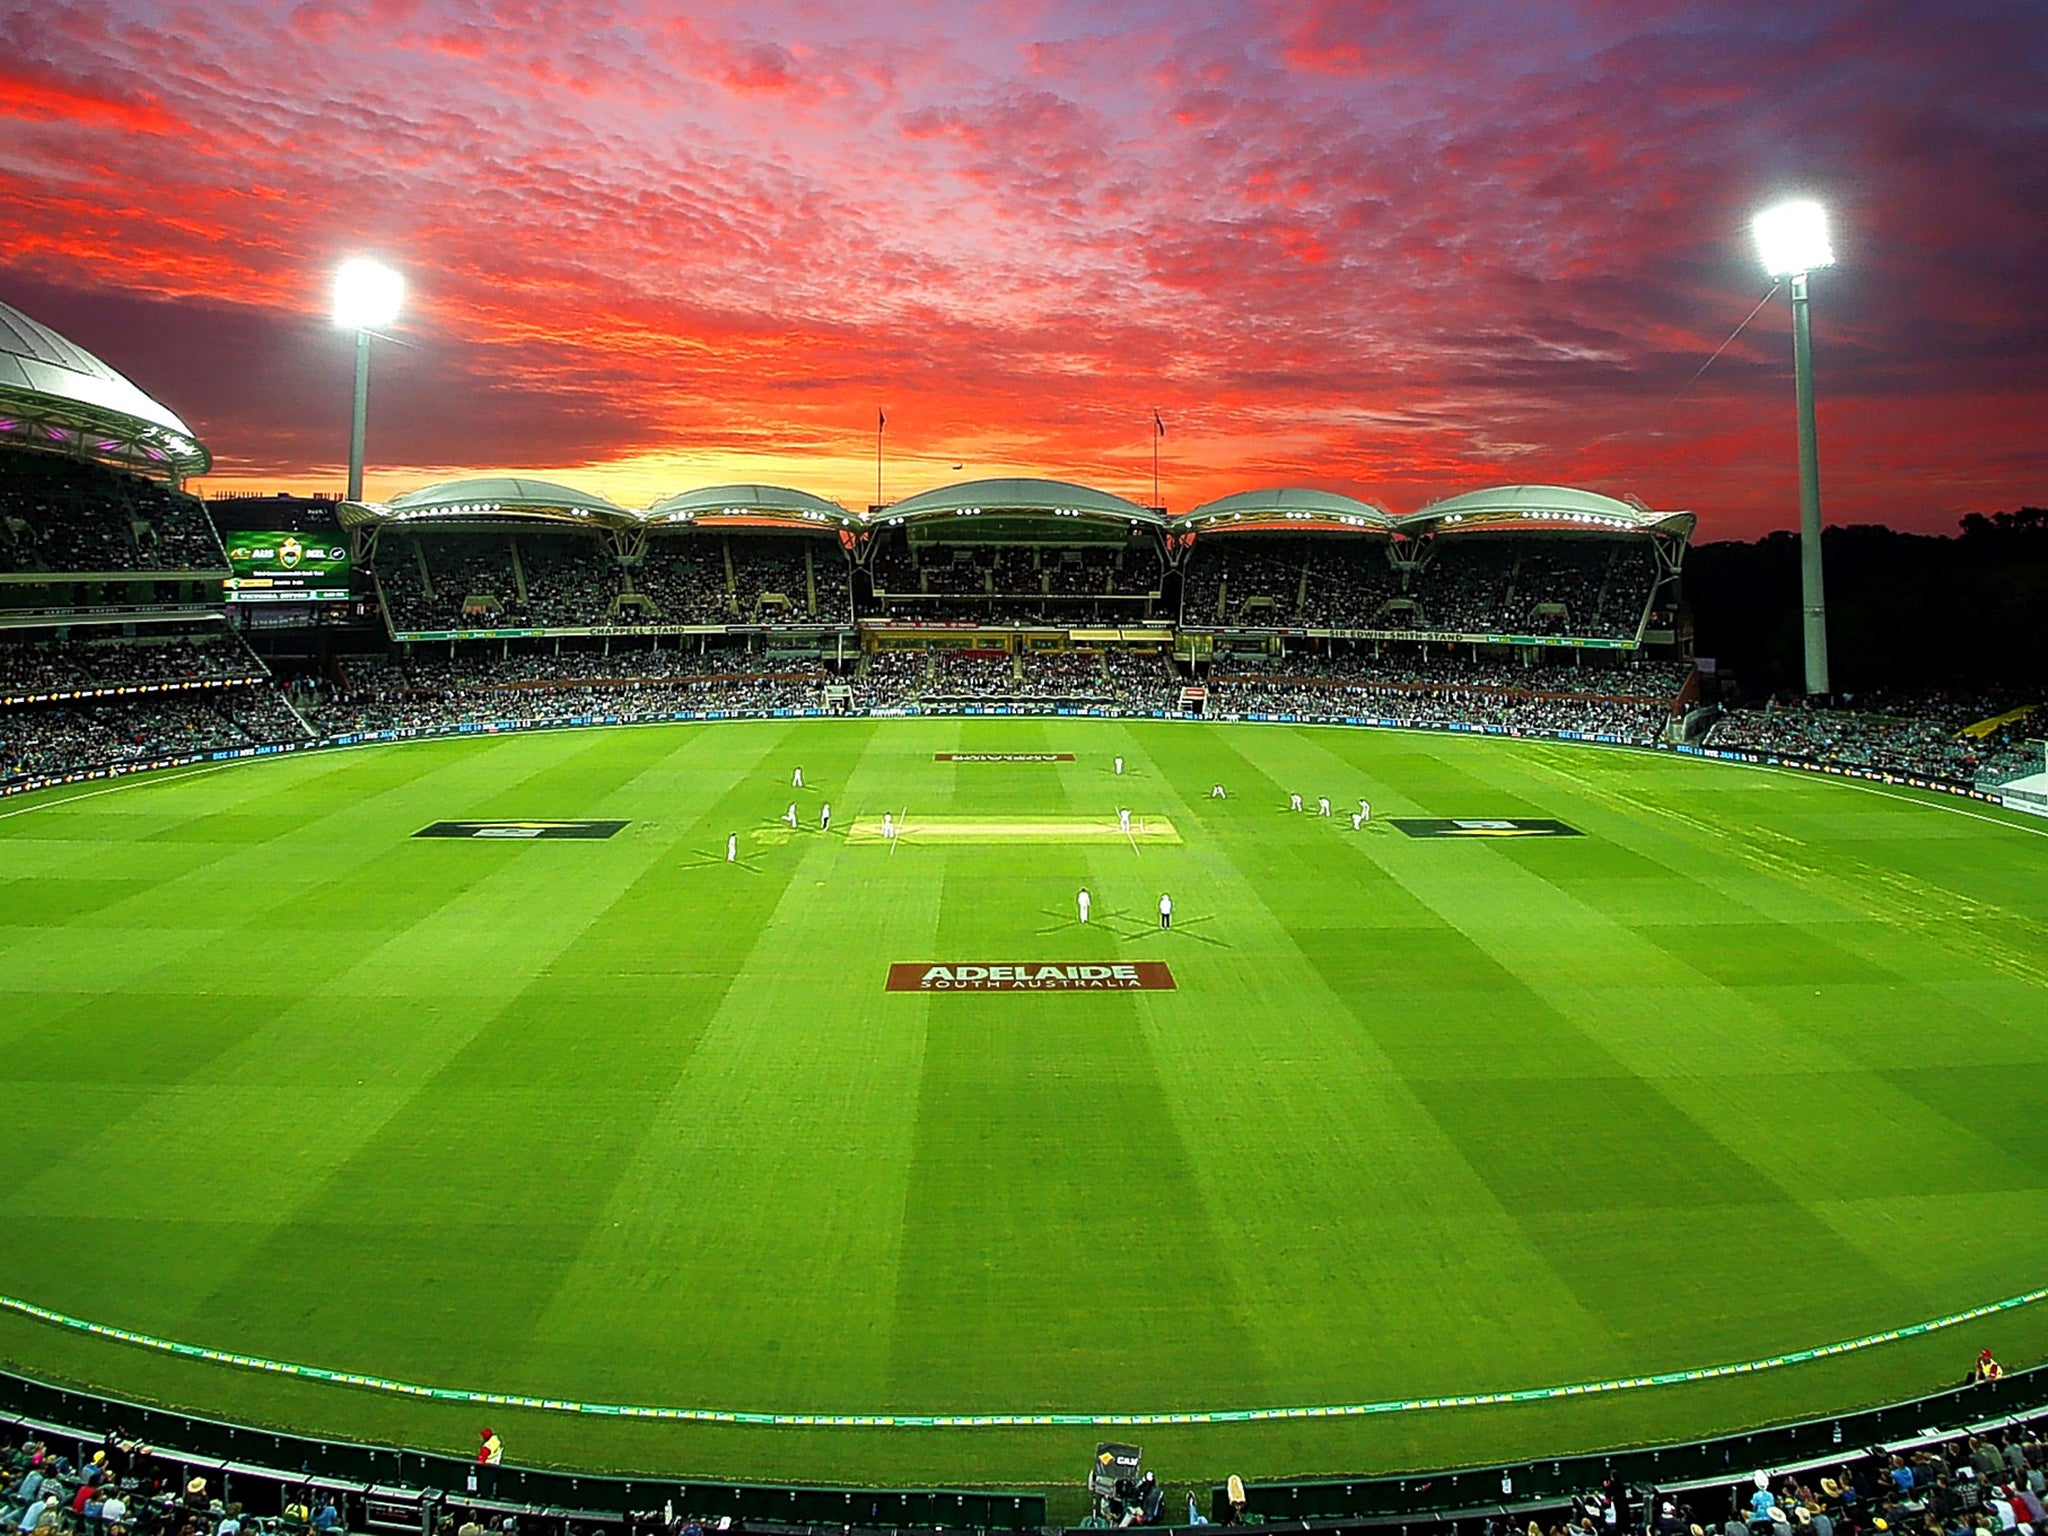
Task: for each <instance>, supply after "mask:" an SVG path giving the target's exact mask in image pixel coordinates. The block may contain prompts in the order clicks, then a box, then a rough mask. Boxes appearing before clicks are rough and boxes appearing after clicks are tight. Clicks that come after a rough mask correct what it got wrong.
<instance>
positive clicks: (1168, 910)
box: [1159, 891, 1173, 928]
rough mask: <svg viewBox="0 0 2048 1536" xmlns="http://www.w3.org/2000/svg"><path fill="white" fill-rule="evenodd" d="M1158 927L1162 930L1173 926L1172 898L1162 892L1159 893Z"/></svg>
mask: <svg viewBox="0 0 2048 1536" xmlns="http://www.w3.org/2000/svg"><path fill="white" fill-rule="evenodd" d="M1159 926H1160V927H1162V928H1171V927H1172V926H1173V898H1172V897H1171V896H1169V895H1167V894H1166V892H1164V891H1161V892H1160V893H1159Z"/></svg>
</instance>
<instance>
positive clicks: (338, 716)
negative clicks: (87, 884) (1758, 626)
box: [0, 634, 2048, 784]
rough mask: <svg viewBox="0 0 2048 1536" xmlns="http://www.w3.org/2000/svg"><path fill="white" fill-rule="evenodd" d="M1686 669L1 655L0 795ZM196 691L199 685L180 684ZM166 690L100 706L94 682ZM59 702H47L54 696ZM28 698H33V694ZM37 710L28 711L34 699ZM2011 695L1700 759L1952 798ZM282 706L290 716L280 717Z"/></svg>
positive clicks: (1222, 660) (533, 654)
mask: <svg viewBox="0 0 2048 1536" xmlns="http://www.w3.org/2000/svg"><path fill="white" fill-rule="evenodd" d="M1691 676H1692V672H1691V667H1690V666H1689V664H1686V663H1680V662H1669V661H1644V660H1641V659H1637V658H1633V657H1631V658H1627V659H1622V660H1617V659H1615V658H1613V657H1609V656H1606V655H1601V654H1596V653H1591V652H1570V653H1566V654H1561V655H1559V656H1557V657H1554V658H1550V657H1545V658H1543V659H1540V660H1535V661H1528V660H1517V659H1509V660H1501V659H1487V658H1479V657H1473V656H1470V655H1467V654H1461V653H1459V652H1457V651H1455V650H1453V649H1451V648H1450V647H1443V646H1439V647H1434V648H1425V647H1421V646H1402V647H1399V648H1398V649H1389V650H1387V651H1386V652H1385V653H1383V654H1378V655H1375V654H1373V653H1372V652H1371V651H1370V650H1368V649H1366V648H1365V647H1363V646H1357V647H1344V646H1333V647H1331V648H1329V649H1326V650H1313V651H1302V652H1299V653H1295V654H1289V655H1284V656H1271V655H1259V656H1250V657H1246V656H1236V657H1233V656H1228V655H1219V656H1218V657H1217V659H1216V661H1215V662H1214V664H1213V665H1212V666H1211V667H1210V668H1209V670H1208V672H1207V674H1206V675H1199V676H1198V675H1193V674H1189V673H1186V672H1184V671H1183V670H1182V668H1181V666H1180V665H1179V664H1177V663H1175V662H1174V661H1173V660H1172V659H1171V658H1170V657H1168V656H1166V655H1163V654H1160V653H1157V652H1152V653H1139V652H1134V651H1126V650H1121V649H1111V650H1108V651H1095V650H1058V651H1052V650H1041V651H1027V652H1023V653H1020V654H1017V655H1012V654H1010V653H1007V652H1003V653H990V652H977V651H947V650H938V651H931V652H927V651H924V650H910V649H904V650H891V651H880V652H875V653H873V654H871V655H869V656H867V657H865V658H862V659H859V660H857V661H850V662H848V663H847V664H844V665H840V666H834V665H828V664H827V663H826V662H825V661H824V660H822V659H820V658H819V657H818V656H816V655H812V654H802V655H783V654H777V653H775V652H771V651H766V650H760V649H748V648H745V647H742V646H740V645H737V644H730V643H726V644H712V645H709V646H707V645H705V644H703V643H702V642H701V641H699V642H693V643H688V644H684V645H680V646H679V645H676V644H673V643H671V644H668V645H662V644H660V643H659V642H654V643H649V642H646V641H639V642H632V641H627V640H624V639H621V638H614V639H613V640H611V641H610V642H608V643H600V642H597V641H591V642H588V643H584V644H581V645H575V646H572V647H571V648H569V649H563V648H561V646H560V644H559V643H558V644H557V647H556V648H555V649H552V650H537V649H536V650H521V651H510V650H505V651H501V652H500V653H499V654H496V655H487V654H480V653H478V654H455V653H452V652H451V653H450V654H440V653H439V652H438V651H427V652H424V653H413V654H404V653H398V652H394V653H391V654H390V655H387V656H358V657H350V658H347V659H346V660H345V661H344V662H342V663H341V664H339V666H338V667H337V668H336V669H335V670H334V671H332V672H330V673H328V674H325V675H321V674H315V673H310V672H309V673H305V674H302V675H300V676H298V677H295V678H293V679H291V680H290V683H289V686H288V687H287V688H285V689H280V688H279V687H278V686H277V685H276V684H274V683H272V682H271V681H270V680H269V679H268V678H267V677H266V676H265V675H264V673H263V669H262V667H261V664H260V663H259V662H258V661H257V660H256V659H255V657H254V656H253V655H252V654H251V653H249V652H248V651H247V649H246V648H245V647H244V646H243V644H242V642H241V641H240V639H239V637H236V636H233V635H228V634H216V635H207V636H190V635H186V636H180V637H178V638H176V639H171V640H165V641H149V640H139V641H137V640H129V641H118V642H116V641H69V640H67V641H34V642H27V641H17V642H14V643H11V644H7V645H0V783H18V782H20V781H22V780H24V779H29V778H43V777H54V776H61V775H66V774H71V773H76V772H81V771H85V770H88V769H92V768H96V767H105V766H112V765H119V764H129V763H137V762H154V761H161V760H165V759H168V758H173V757H183V756H191V755H198V754H203V753H206V752H211V751H221V750H232V749H238V748H243V747H247V746H251V745H262V744H267V743H273V742H296V741H302V740H304V739H305V737H306V735H307V733H308V727H309V726H310V728H311V730H312V732H313V733H314V734H317V735H320V736H331V735H348V734H356V733H361V732H365V731H382V730H395V729H425V728H433V727H443V726H452V725H459V724H462V723H464V722H492V723H496V722H504V721H521V722H532V723H547V722H553V721H562V720H570V719H580V718H591V717H597V718H629V719H654V718H667V717H670V716H673V715H677V714H693V713H697V712H700V711H703V712H709V711H719V712H727V713H734V712H737V713H746V712H751V711H769V710H780V709H805V708H821V707H828V706H829V707H832V708H851V709H855V710H869V709H895V708H904V707H933V706H937V707H946V706H949V705H960V704H982V705H1002V704H1022V705H1027V706H1029V705H1056V704H1076V705H1088V706H1094V707H1108V708H1114V709H1121V710H1126V711H1132V712H1141V713H1151V712H1154V711H1161V712H1169V713H1170V712H1176V711H1178V710H1179V709H1181V707H1182V690H1183V689H1184V688H1186V687H1188V686H1189V685H1191V684H1196V683H1200V684H1202V685H1204V686H1205V687H1206V699H1205V701H1204V711H1205V712H1206V713H1207V714H1209V715H1212V716H1214V715H1226V716H1229V715H1251V714H1262V715H1288V716H1292V717H1294V718H1297V719H1361V718H1363V719H1376V720H1389V721H1395V722H1399V723H1403V724H1412V725H1418V726H1438V727H1440V726H1467V727H1471V726H1483V727H1498V728H1501V729H1505V730H1510V731H1516V732H1527V733H1554V732H1572V733H1577V734H1582V735H1598V736H1608V737H1615V738H1618V739H1621V740H1624V741H1629V742H1636V743H1642V744H1651V743H1655V742H1658V741H1662V740H1667V739H1672V727H1673V722H1674V721H1675V720H1677V719H1678V718H1679V716H1680V714H1681V712H1682V711H1683V709H1684V708H1685V707H1686V705H1687V703H1688V701H1690V700H1691V699H1692V698H1693V694H1692V692H1691V689H1690V686H1689V684H1690V680H1691ZM194 682H197V683H200V684H202V685H203V686H201V687H199V688H196V689H194V688H192V687H191V684H193V683H194ZM152 684H154V685H156V686H157V687H159V688H163V689H166V690H171V691H162V692H156V691H152V692H146V693H142V694H139V695H138V694H135V693H133V692H130V693H125V694H120V695H115V696H111V697H108V696H99V697H93V696H92V694H91V690H93V689H96V688H107V687H124V688H129V689H134V688H138V687H149V686H150V685H152ZM52 695H55V697H52ZM38 696H40V697H38ZM32 700H33V701H32ZM2013 703H2014V701H2013V700H2011V699H2001V698H1989V697H1913V696H1892V697H1880V698H1869V699H1861V700H1843V701H1840V704H1839V707H1835V708H1821V707H1818V706H1809V705H1806V704H1803V703H1795V704H1785V705H1779V704H1773V705H1769V706H1767V707H1763V708H1741V709H1735V710H1732V711H1730V712H1729V713H1727V714H1726V715H1724V716H1723V717H1722V718H1721V719H1720V721H1719V722H1718V723H1717V724H1715V725H1714V726H1713V728H1712V730H1711V732H1710V733H1709V734H1708V735H1707V737H1706V738H1705V741H1704V744H1705V745H1707V746H1709V747H1714V748H1720V749H1724V750H1730V751H1743V752H1757V753H1766V754H1772V755H1777V756H1783V757H1786V758H1795V759H1807V760H1811V761H1815V762H1822V763H1840V764H1844V765H1848V766H1853V767H1857V768H1864V769H1870V770H1874V771H1879V772H1896V773H1900V774H1910V775H1914V776H1919V777H1925V778H1932V779H1938V780H1943V781H1947V782H1951V783H1956V784H1971V783H1977V784H1984V783H1988V782H1992V781H1993V780H1994V779H1995V776H1996V775H1998V774H2001V773H2004V774H2006V775H2007V776H2009V777H2010V776H2017V775H2018V774H2019V773H2023V772H2027V771H2039V770H2040V765H2041V761H2042V759H2041V748H2040V746H2039V744H2038V742H2037V741H2035V740H2033V738H2034V737H2035V736H2036V735H2037V734H2038V733H2039V732H2040V730H2041V727H2042V725H2043V724H2044V723H2048V717H2044V716H2043V715H2041V714H2039V713H2036V714H2033V715H2026V714H2019V715H2016V716H2015V717H2014V718H2013V719H2011V720H2008V721H2005V722H2004V723H2002V724H2001V725H1999V726H1997V727H1995V728H1992V729H1990V730H1980V731H1979V732H1977V733H1975V734H1970V733H1965V732H1964V730H1963V727H1964V726H1966V725H1970V724H1972V723H1981V722H1984V721H1986V720H1988V719H1990V718H1992V717H1994V716H1997V715H1999V714H2001V713H2003V712H2007V711H2009V710H2010V709H2011V706H2012V705H2013ZM294 705H296V706H297V709H296V712H295V711H294V708H293V706H294Z"/></svg>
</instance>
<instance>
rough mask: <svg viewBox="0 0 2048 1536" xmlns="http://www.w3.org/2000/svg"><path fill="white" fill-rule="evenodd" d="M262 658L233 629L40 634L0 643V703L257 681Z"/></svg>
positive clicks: (155, 691)
mask: <svg viewBox="0 0 2048 1536" xmlns="http://www.w3.org/2000/svg"><path fill="white" fill-rule="evenodd" d="M264 675H265V674H264V671H263V667H262V665H261V664H260V663H259V662H258V661H257V660H256V658H255V657H254V656H252V655H251V654H250V653H249V649H248V647H247V646H245V645H243V644H242V642H241V641H240V640H239V639H237V638H236V637H234V636H232V635H226V634H213V635H206V636H186V637H175V638H169V639H163V640H148V639H145V640H141V641H78V640H39V639H37V638H35V637H34V632H33V631H31V632H29V633H28V634H27V635H26V636H24V637H23V638H22V639H20V640H18V641H15V642H11V643H8V644H4V645H0V707H4V706H7V705H12V704H25V703H30V702H44V701H48V700H52V699H64V698H73V697H77V696H80V695H88V696H89V695H93V694H98V693H106V692H149V693H160V692H166V691H170V690H174V689H185V688H192V687H199V686H205V685H212V684H220V683H225V682H229V681H241V682H251V681H259V680H261V679H262V677H263V676H264Z"/></svg>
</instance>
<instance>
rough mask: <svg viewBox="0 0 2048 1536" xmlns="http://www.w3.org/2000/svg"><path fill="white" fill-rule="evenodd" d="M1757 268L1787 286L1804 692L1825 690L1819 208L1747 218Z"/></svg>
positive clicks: (1823, 231) (1824, 250) (1830, 259)
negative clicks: (1812, 281) (1817, 356)
mask: <svg viewBox="0 0 2048 1536" xmlns="http://www.w3.org/2000/svg"><path fill="white" fill-rule="evenodd" d="M1750 229H1751V231H1752V233H1754V234H1755V236H1756V247H1757V253H1758V255H1760V256H1761V257H1762V258H1763V263H1764V270H1765V271H1766V272H1768V273H1769V274H1770V275H1771V276H1772V277H1774V278H1777V279H1778V280H1779V281H1781V282H1789V283H1790V284H1791V287H1792V391H1793V400H1794V408H1795V410H1796V412H1797V415H1798V422H1799V585H1800V606H1801V611H1802V626H1801V627H1802V629H1803V632H1804V638H1805V648H1806V692H1807V694H1808V696H1809V697H1811V696H1815V695H1819V694H1825V693H1826V692H1828V619H1827V594H1826V584H1825V581H1824V579H1823V577H1822V573H1821V547H1820V545H1821V533H1820V530H1821V519H1820V448H1819V446H1818V443H1817V434H1816V432H1815V429H1814V411H1813V331H1812V321H1811V318H1810V316H1809V314H1808V302H1809V300H1808V293H1807V282H1806V279H1807V274H1808V273H1810V272H1817V271H1819V270H1821V269H1822V268H1823V267H1832V266H1833V265H1834V264H1835V252H1834V247H1833V246H1832V245H1830V244H1829V243H1828V215H1827V210H1826V209H1824V208H1822V207H1821V205H1820V204H1819V203H1813V202H1804V201H1801V202H1790V203H1780V204H1779V205H1778V206H1777V207H1775V208H1767V209H1765V210H1764V211H1763V212H1762V213H1760V214H1758V215H1757V216H1756V218H1755V219H1754V220H1752V221H1751V224H1750Z"/></svg>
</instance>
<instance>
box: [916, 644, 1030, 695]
mask: <svg viewBox="0 0 2048 1536" xmlns="http://www.w3.org/2000/svg"><path fill="white" fill-rule="evenodd" d="M930 691H931V694H932V696H933V697H934V698H942V699H943V698H1001V697H1008V696H1009V695H1011V694H1014V693H1015V692H1016V691H1017V686H1016V669H1015V667H1014V665H1013V664H1012V662H1011V660H1010V655H1009V653H1008V652H1007V651H1005V652H1002V653H1000V654H998V655H993V656H991V655H988V654H986V653H984V652H981V651H940V652H938V653H937V654H936V655H935V656H933V658H932V681H931V690H930Z"/></svg>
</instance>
